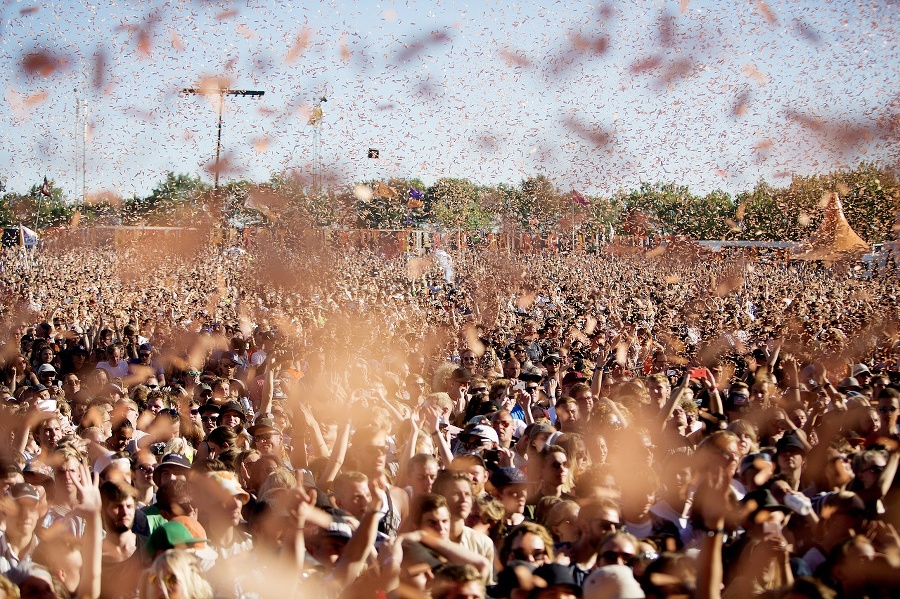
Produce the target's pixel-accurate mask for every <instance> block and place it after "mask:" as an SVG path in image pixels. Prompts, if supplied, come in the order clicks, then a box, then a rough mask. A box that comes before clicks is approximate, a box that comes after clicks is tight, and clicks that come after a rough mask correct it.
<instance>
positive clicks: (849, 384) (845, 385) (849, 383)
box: [837, 376, 862, 392]
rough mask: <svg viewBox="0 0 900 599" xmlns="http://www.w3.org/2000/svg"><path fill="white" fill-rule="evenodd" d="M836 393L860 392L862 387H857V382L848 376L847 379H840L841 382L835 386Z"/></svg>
mask: <svg viewBox="0 0 900 599" xmlns="http://www.w3.org/2000/svg"><path fill="white" fill-rule="evenodd" d="M837 389H838V391H841V392H845V391H862V387H860V386H859V381H858V380H856V379H855V378H854V377H852V376H848V377H847V378H844V379H841V382H839V383H838V384H837Z"/></svg>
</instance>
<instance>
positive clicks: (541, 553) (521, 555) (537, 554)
mask: <svg viewBox="0 0 900 599" xmlns="http://www.w3.org/2000/svg"><path fill="white" fill-rule="evenodd" d="M512 555H513V557H514V558H516V559H517V560H519V561H523V562H536V561H539V560H542V559H544V558H545V557H546V556H547V551H546V550H544V549H535V550H534V551H531V552H528V551H525V550H524V549H513V552H512Z"/></svg>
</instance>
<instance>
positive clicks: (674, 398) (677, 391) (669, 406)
mask: <svg viewBox="0 0 900 599" xmlns="http://www.w3.org/2000/svg"><path fill="white" fill-rule="evenodd" d="M690 381H691V371H690V369H685V371H684V376H683V377H682V378H681V384H680V385H678V386H677V387H675V388H674V389H672V393H671V395H669V401H668V402H666V405H664V406H663V409H662V410H661V411H660V414H659V428H660V430H665V428H666V423H667V422H668V421H669V418H671V417H672V413H673V412H674V411H675V406H676V405H678V400H679V399H681V396H682V395H684V390H685V389H687V387H688V383H689V382H690Z"/></svg>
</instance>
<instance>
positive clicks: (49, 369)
mask: <svg viewBox="0 0 900 599" xmlns="http://www.w3.org/2000/svg"><path fill="white" fill-rule="evenodd" d="M45 372H52V373H54V374H56V369H55V368H54V367H53V365H52V364H41V365H40V366H38V369H37V373H38V374H44V373H45Z"/></svg>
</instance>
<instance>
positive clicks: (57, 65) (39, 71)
mask: <svg viewBox="0 0 900 599" xmlns="http://www.w3.org/2000/svg"><path fill="white" fill-rule="evenodd" d="M68 64H69V62H68V61H67V60H66V59H65V58H63V57H60V56H56V55H55V54H53V53H52V52H51V51H49V50H43V49H37V50H33V51H31V52H29V53H27V54H26V55H25V56H23V57H22V70H23V71H24V72H25V73H27V74H30V75H39V76H41V77H49V76H50V75H52V74H53V73H55V72H56V71H58V70H64V69H65V68H66V67H67V66H68Z"/></svg>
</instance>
